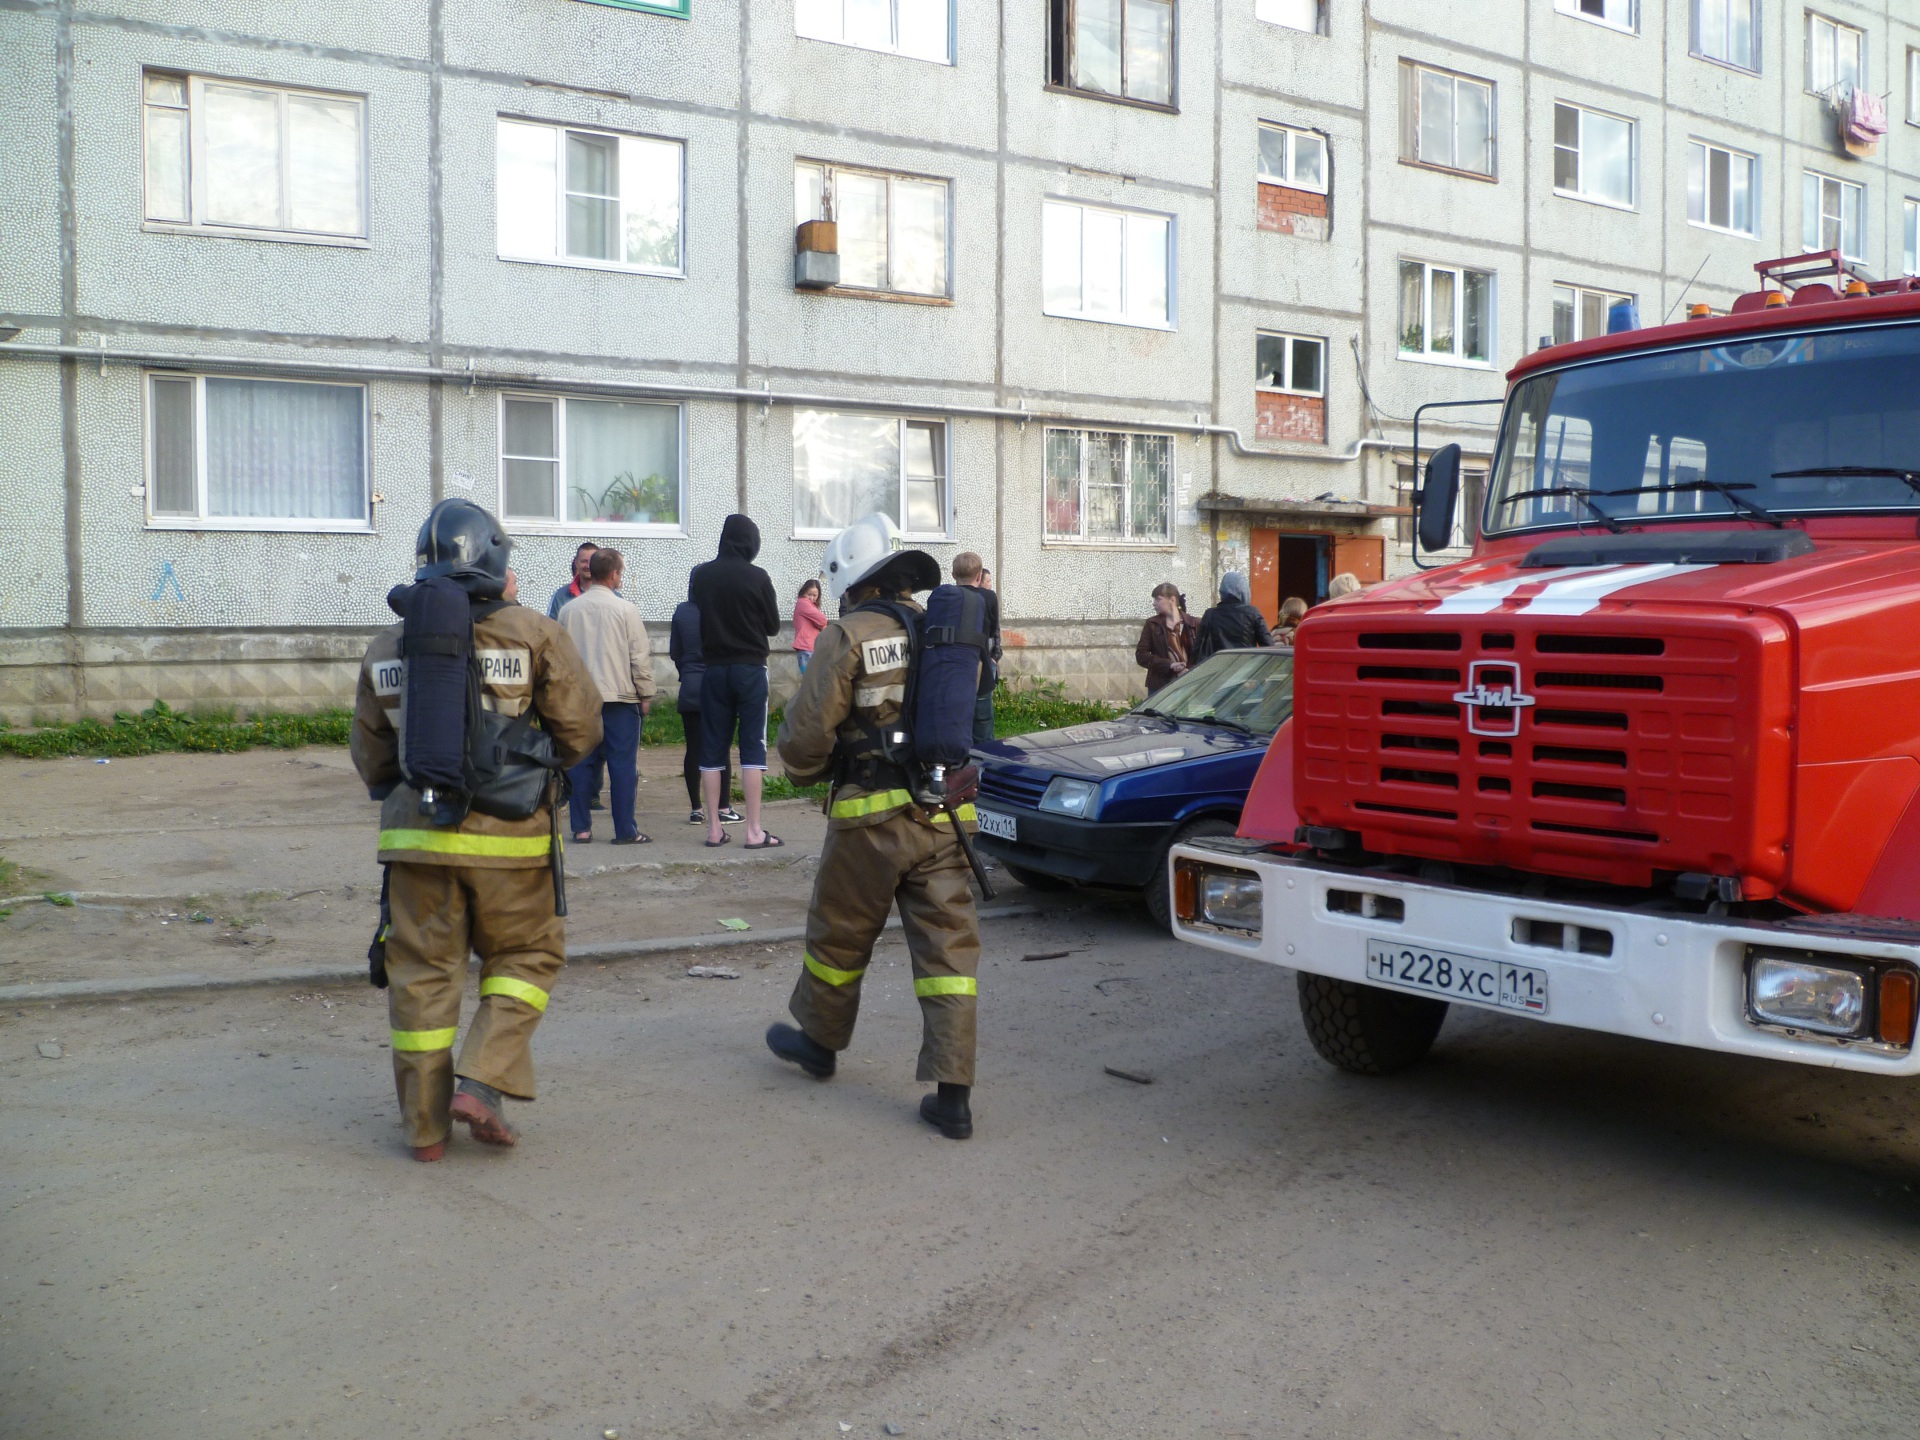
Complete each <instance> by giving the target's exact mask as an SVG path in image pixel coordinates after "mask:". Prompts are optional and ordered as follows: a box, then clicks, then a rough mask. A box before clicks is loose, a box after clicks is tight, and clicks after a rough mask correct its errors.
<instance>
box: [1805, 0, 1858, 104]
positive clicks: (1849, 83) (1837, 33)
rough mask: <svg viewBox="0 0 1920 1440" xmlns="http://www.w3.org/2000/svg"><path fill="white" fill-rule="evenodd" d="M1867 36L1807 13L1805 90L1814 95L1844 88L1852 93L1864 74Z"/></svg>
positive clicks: (1835, 22)
mask: <svg viewBox="0 0 1920 1440" xmlns="http://www.w3.org/2000/svg"><path fill="white" fill-rule="evenodd" d="M1866 46H1867V37H1866V33H1865V32H1864V31H1861V30H1856V29H1854V28H1853V27H1852V26H1851V25H1842V24H1840V23H1839V22H1838V21H1837V20H1829V19H1827V18H1826V17H1825V16H1824V15H1815V14H1814V13H1813V12H1812V11H1811V10H1809V11H1808V12H1807V89H1809V90H1811V91H1812V92H1813V93H1814V94H1816V95H1825V94H1826V93H1827V92H1828V91H1830V90H1835V89H1838V88H1840V87H1842V86H1844V87H1845V88H1846V89H1848V90H1851V89H1852V88H1853V87H1854V86H1855V85H1858V84H1859V83H1860V80H1861V77H1862V76H1864V75H1865V74H1866V70H1867V66H1866Z"/></svg>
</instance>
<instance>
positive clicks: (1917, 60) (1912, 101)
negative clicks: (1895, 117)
mask: <svg viewBox="0 0 1920 1440" xmlns="http://www.w3.org/2000/svg"><path fill="white" fill-rule="evenodd" d="M1907 123H1908V124H1909V125H1920V46H1912V45H1909V46H1908V47H1907Z"/></svg>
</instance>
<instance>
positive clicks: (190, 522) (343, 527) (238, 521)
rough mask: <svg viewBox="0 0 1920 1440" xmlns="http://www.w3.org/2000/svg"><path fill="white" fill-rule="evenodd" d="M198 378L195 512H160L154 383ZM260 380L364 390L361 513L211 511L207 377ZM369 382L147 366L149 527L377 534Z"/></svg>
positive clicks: (143, 406) (143, 407) (143, 402)
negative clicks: (334, 516) (345, 516)
mask: <svg viewBox="0 0 1920 1440" xmlns="http://www.w3.org/2000/svg"><path fill="white" fill-rule="evenodd" d="M155 380H191V381H192V382H193V503H194V507H195V509H196V511H197V512H198V513H197V514H194V515H156V514H155V513H154V509H153V502H154V496H155V492H156V491H157V490H158V488H159V487H158V486H157V485H156V483H155V477H154V467H155V466H156V465H157V464H158V463H159V457H158V456H157V455H156V454H155V453H154V447H153V420H154V414H153V382H154V381H155ZM209 380H260V381H266V382H269V383H272V384H275V385H326V386H330V387H332V388H334V389H354V390H358V391H359V392H360V492H361V507H362V512H363V513H362V514H361V515H360V517H358V518H356V519H351V520H327V519H319V518H305V519H302V518H287V519H281V518H277V517H275V516H271V515H209V514H207V381H209ZM370 400H371V397H370V396H369V395H368V392H367V387H366V386H365V385H362V384H356V383H355V382H353V381H351V380H333V379H327V380H316V379H314V378H312V377H310V376H304V375H275V374H271V373H262V374H235V373H232V372H228V371H222V370H145V371H142V372H141V384H140V434H141V442H140V443H141V451H142V461H143V464H142V468H141V476H142V478H143V480H144V481H145V484H144V485H143V486H142V489H143V490H145V492H146V494H145V496H144V497H143V499H144V503H145V506H146V512H147V518H146V528H147V529H149V530H250V531H260V532H274V533H297V534H328V535H371V534H372V533H373V413H372V407H371V403H370Z"/></svg>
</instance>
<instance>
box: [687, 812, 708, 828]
mask: <svg viewBox="0 0 1920 1440" xmlns="http://www.w3.org/2000/svg"><path fill="white" fill-rule="evenodd" d="M706 823H707V812H706V811H704V810H695V811H693V812H692V813H691V814H690V815H688V816H687V824H689V825H704V824H706Z"/></svg>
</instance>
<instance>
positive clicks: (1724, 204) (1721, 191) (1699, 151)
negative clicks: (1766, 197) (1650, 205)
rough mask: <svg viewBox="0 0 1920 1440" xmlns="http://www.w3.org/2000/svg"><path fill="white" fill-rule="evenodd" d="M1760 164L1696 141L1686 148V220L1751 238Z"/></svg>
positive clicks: (1738, 154) (1711, 228)
mask: <svg viewBox="0 0 1920 1440" xmlns="http://www.w3.org/2000/svg"><path fill="white" fill-rule="evenodd" d="M1759 193H1760V162H1759V161H1758V160H1756V159H1755V158H1754V157H1753V156H1751V155H1742V154H1741V153H1740V152H1739V151H1738V150H1723V149H1721V148H1720V147H1719V146H1718V145H1709V144H1707V143H1706V142H1705V141H1700V140H1696V141H1693V142H1691V143H1690V144H1689V145H1688V146H1687V219H1688V221H1689V222H1691V223H1692V224H1695V225H1704V226H1705V227H1706V228H1707V229H1709V230H1725V231H1727V232H1728V233H1729V234H1733V235H1752V234H1754V233H1755V230H1754V220H1753V217H1754V212H1755V210H1756V208H1757V206H1756V204H1755V201H1756V199H1757V197H1758V195H1759Z"/></svg>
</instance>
